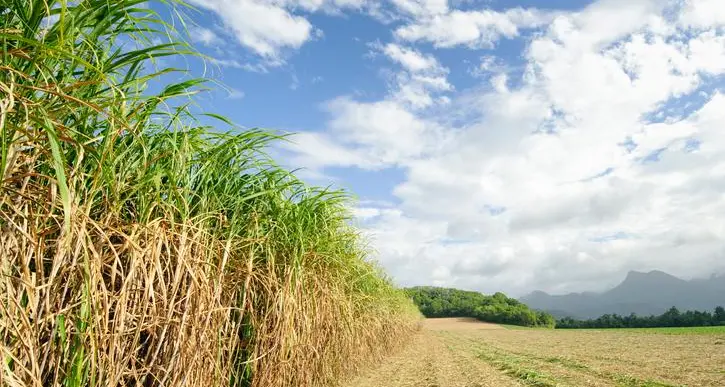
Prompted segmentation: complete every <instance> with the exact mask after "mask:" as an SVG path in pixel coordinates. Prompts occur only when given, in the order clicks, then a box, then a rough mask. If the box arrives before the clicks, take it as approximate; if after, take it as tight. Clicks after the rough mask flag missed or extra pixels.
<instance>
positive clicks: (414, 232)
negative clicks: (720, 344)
mask: <svg viewBox="0 0 725 387" xmlns="http://www.w3.org/2000/svg"><path fill="white" fill-rule="evenodd" d="M678 4H679V3H677V2H670V3H667V2H662V1H646V0H639V1H624V0H602V1H599V2H596V3H594V4H593V5H591V6H590V7H587V8H585V9H583V10H582V11H580V12H573V13H568V14H566V13H560V14H559V15H557V17H556V18H555V19H553V20H551V21H550V23H548V24H547V25H546V26H544V27H545V29H544V32H543V33H542V34H541V35H538V36H535V37H534V38H532V40H531V41H530V42H529V43H528V44H527V49H526V50H525V51H524V52H523V53H522V55H523V58H524V60H525V62H526V64H525V65H526V71H525V73H524V75H523V77H522V78H521V79H517V80H516V81H519V82H514V83H512V82H509V81H510V79H509V78H508V77H511V76H512V75H511V74H508V73H507V72H506V71H505V70H501V71H499V70H498V69H497V66H496V60H494V59H485V60H484V62H483V67H485V68H484V69H483V70H484V71H488V72H491V73H494V74H493V76H492V77H490V78H489V79H485V80H482V81H486V82H491V83H492V84H493V85H494V87H483V88H472V89H469V90H463V91H459V92H457V93H456V94H453V90H452V88H448V89H446V87H445V85H447V84H448V81H447V79H446V76H447V74H448V73H447V71H448V70H447V69H446V70H445V71H439V72H437V73H436V74H438V75H439V76H442V78H436V77H435V76H432V75H431V72H430V71H431V69H438V68H442V66H440V65H436V63H437V61H435V62H434V61H433V60H434V58H433V57H432V56H429V55H426V54H422V53H421V52H420V51H417V50H415V49H413V48H411V47H404V46H400V45H389V46H386V47H385V48H386V49H385V50H383V52H385V53H386V54H387V55H388V57H389V58H390V59H391V60H393V61H395V62H396V63H398V64H400V66H401V67H402V68H403V71H402V72H401V73H399V74H398V75H397V76H398V77H401V76H402V77H404V79H406V81H405V82H402V81H401V82H396V87H395V88H394V89H393V90H391V93H390V94H389V95H388V96H386V97H385V99H383V100H381V101H377V102H367V103H361V102H357V101H353V100H350V99H342V100H337V101H335V102H334V103H333V104H331V105H330V111H331V112H332V113H333V114H332V120H331V123H330V129H331V131H330V132H329V133H330V134H331V135H332V136H333V137H334V138H342V139H344V141H343V142H342V143H343V144H344V146H343V147H344V148H348V147H350V145H351V144H354V146H352V149H357V150H361V149H364V151H361V153H360V154H361V155H362V154H365V155H371V156H372V159H371V160H382V161H383V166H384V165H391V164H394V165H397V166H399V167H402V168H404V170H405V171H406V177H405V180H404V181H403V182H401V183H400V184H399V185H398V186H397V187H396V188H395V190H394V192H393V194H394V195H395V196H396V198H397V199H398V200H399V201H400V205H398V206H396V208H390V207H383V206H379V207H377V206H372V205H370V206H367V207H366V208H365V209H364V210H362V209H361V210H360V211H359V212H358V213H359V215H360V218H361V219H363V220H364V226H365V227H366V228H367V229H368V232H370V233H371V235H372V236H373V240H374V246H375V247H376V248H377V249H378V250H379V256H380V259H381V261H382V262H383V264H384V265H385V266H386V267H387V268H388V269H389V270H390V272H391V273H392V274H393V275H394V277H395V278H396V279H398V281H399V282H401V283H403V284H407V285H410V284H426V283H427V284H431V283H436V284H441V285H450V286H458V287H465V288H474V289H479V290H484V291H489V292H493V291H498V290H505V291H509V292H513V293H514V294H521V293H523V292H526V291H530V290H533V289H535V288H542V289H544V290H549V291H558V292H564V291H572V290H574V291H579V290H597V289H602V288H604V287H606V286H611V285H614V284H615V283H616V282H617V281H619V280H621V279H622V278H623V276H624V273H625V272H626V271H627V270H630V269H638V270H649V269H661V270H665V271H668V272H670V273H672V274H675V275H680V276H683V277H691V276H707V275H709V274H710V272H713V271H723V270H725V248H723V247H722V246H723V242H724V241H725V223H723V222H722V218H723V216H725V197H723V195H722V192H723V190H725V137H723V136H722V126H723V123H725V96H724V95H723V94H722V93H721V92H714V91H713V90H712V89H713V88H715V87H716V86H717V85H716V84H714V83H713V79H715V80H717V79H722V77H723V76H725V35H724V34H725V31H723V29H722V22H721V19H720V16H719V15H720V13H719V12H720V10H721V8H722V6H721V5H720V4H723V3H722V2H719V1H717V2H706V1H700V2H688V3H686V4H684V5H683V6H679V5H678ZM699 6H702V7H704V8H703V9H707V10H708V12H707V13H702V12H700V11H698V9H699V8H698V7H699ZM707 7H713V8H707ZM522 12H524V11H522V10H516V11H510V12H498V13H494V12H490V11H468V12H462V11H448V12H447V13H446V12H445V11H442V12H439V13H437V14H434V15H431V14H428V15H429V16H426V17H427V19H425V18H426V17H420V18H418V19H416V21H415V22H414V23H417V24H411V25H408V26H405V27H402V29H399V30H398V31H397V33H398V36H399V37H400V38H402V39H405V40H411V41H413V40H425V41H430V42H433V43H434V44H435V45H437V46H439V47H447V46H452V45H464V46H470V47H481V46H487V45H490V44H491V43H492V42H493V41H495V39H497V38H499V37H500V36H516V35H517V34H518V29H519V28H521V26H534V25H539V24H540V23H544V22H545V21H547V20H548V19H547V17H545V16H540V15H545V14H544V13H541V12H539V11H534V10H531V11H526V12H529V13H527V14H526V15H528V16H526V15H524V14H522ZM673 12H674V14H673ZM410 13H411V14H413V12H410ZM516 13H518V14H516ZM484 15H485V16H484ZM514 15H516V16H514ZM537 15H539V16H540V17H539V16H537ZM456 18H460V20H459V19H456ZM424 19H425V20H424ZM449 27H450V28H449ZM453 27H455V28H453ZM401 74H402V75H401ZM502 74H503V75H502ZM416 77H417V78H416ZM426 77H427V78H426ZM718 77H719V78H718ZM423 78H425V79H426V80H425V81H424V80H422V79H423ZM396 79H397V78H396ZM413 79H416V80H415V82H412V81H411V80H413ZM410 82H412V83H410ZM426 82H427V83H426ZM411 84H419V85H422V84H427V85H438V87H437V90H446V92H447V93H448V94H446V97H451V101H450V103H449V104H448V105H447V106H446V107H445V109H440V111H438V110H434V111H430V110H427V109H422V110H419V109H417V108H415V107H414V105H410V104H406V103H404V102H403V101H410V100H412V99H413V97H412V96H419V95H423V96H425V95H426V93H425V92H423V93H418V92H415V91H410V90H414V89H413V88H411V87H410V85H411ZM512 84H518V85H519V86H512ZM434 89H435V87H434ZM428 92H430V91H428ZM406 93H408V94H409V96H407V97H403V96H402V95H406ZM429 98H430V100H434V99H435V95H429ZM429 103H430V102H425V101H424V102H422V103H420V106H431V105H428V104H429ZM459 116H460V117H467V119H466V120H464V123H462V124H461V123H460V122H458V120H452V119H451V117H459ZM443 128H445V130H444V129H443ZM371 160H367V162H372V161H371ZM323 164H324V163H322V164H318V167H320V166H323Z"/></svg>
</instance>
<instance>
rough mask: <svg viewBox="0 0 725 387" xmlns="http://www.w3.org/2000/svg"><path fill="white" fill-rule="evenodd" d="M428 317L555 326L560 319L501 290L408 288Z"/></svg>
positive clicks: (410, 294)
mask: <svg viewBox="0 0 725 387" xmlns="http://www.w3.org/2000/svg"><path fill="white" fill-rule="evenodd" d="M406 292H407V293H408V295H409V296H410V297H411V299H412V300H413V302H414V303H415V304H416V305H418V308H419V309H420V311H421V313H423V315H424V316H426V317H473V318H476V319H478V320H481V321H486V322H492V323H499V324H511V325H522V326H545V327H554V325H555V323H556V320H555V319H554V317H553V316H551V315H550V314H548V313H546V312H537V311H534V310H531V309H530V308H529V307H528V306H526V305H525V304H523V303H521V302H519V301H518V300H516V299H513V298H509V297H508V296H506V295H505V294H503V293H501V292H498V293H495V294H494V295H492V296H487V295H484V294H481V293H478V292H471V291H464V290H458V289H449V288H436V287H430V286H421V287H414V288H408V289H406Z"/></svg>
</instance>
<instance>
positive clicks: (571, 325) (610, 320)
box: [556, 306, 725, 329]
mask: <svg viewBox="0 0 725 387" xmlns="http://www.w3.org/2000/svg"><path fill="white" fill-rule="evenodd" d="M710 325H725V308H723V307H721V306H718V307H717V308H715V313H710V312H707V311H705V312H702V311H686V312H684V313H681V312H680V311H679V310H678V309H677V308H676V307H674V306H673V307H672V308H670V309H669V310H668V311H667V312H665V313H663V314H661V315H659V316H642V317H640V316H637V315H635V314H634V313H632V314H630V315H629V316H626V317H622V316H619V315H617V314H612V315H609V314H605V315H603V316H600V317H598V318H596V319H590V320H576V319H573V318H571V317H566V318H563V319H560V320H559V321H557V322H556V328H561V329H576V328H653V327H697V326H710Z"/></svg>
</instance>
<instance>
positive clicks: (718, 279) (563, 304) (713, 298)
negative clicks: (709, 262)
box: [520, 270, 725, 319]
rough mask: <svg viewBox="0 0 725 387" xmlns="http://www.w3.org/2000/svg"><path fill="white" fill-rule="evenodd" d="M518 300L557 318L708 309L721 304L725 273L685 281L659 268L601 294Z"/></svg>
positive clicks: (538, 293)
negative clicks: (672, 308) (673, 307)
mask: <svg viewBox="0 0 725 387" xmlns="http://www.w3.org/2000/svg"><path fill="white" fill-rule="evenodd" d="M520 301H521V302H523V303H525V304H527V305H528V306H529V307H531V308H533V309H538V310H544V311H547V312H549V313H551V314H552V315H554V316H555V317H557V318H561V317H574V318H578V319H587V318H596V317H599V316H601V315H603V314H614V313H616V314H619V315H629V314H630V313H636V314H637V315H640V316H645V315H659V314H662V313H664V312H666V311H667V309H669V308H670V307H672V306H675V307H677V309H679V310H680V311H686V310H712V309H714V308H715V307H716V306H718V305H722V306H725V276H714V275H713V276H712V277H710V278H708V279H693V280H690V281H686V280H683V279H680V278H677V277H675V276H673V275H670V274H667V273H665V272H662V271H659V270H654V271H650V272H648V273H642V272H637V271H630V272H629V273H627V277H626V278H625V279H624V281H622V283H620V284H619V285H617V286H616V287H614V288H613V289H610V290H608V291H606V292H603V293H592V292H584V293H570V294H565V295H550V294H547V293H545V292H542V291H535V292H533V293H531V294H529V295H527V296H524V297H522V298H521V299H520Z"/></svg>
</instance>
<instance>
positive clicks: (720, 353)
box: [346, 319, 725, 387]
mask: <svg viewBox="0 0 725 387" xmlns="http://www.w3.org/2000/svg"><path fill="white" fill-rule="evenodd" d="M373 386H374V387H387V386H390V387H398V386H411V387H412V386H422V387H481V386H492V387H495V386H501V387H506V386H538V387H553V386H572V387H583V386H628V387H629V386H638V387H671V386H689V387H691V386H713V387H715V386H718V387H722V386H725V331H723V332H720V331H714V332H712V333H711V334H696V333H695V332H693V333H692V334H687V333H686V332H685V333H682V332H680V333H678V334H669V333H668V332H667V330H657V331H647V330H642V331H636V330H616V329H612V330H549V329H509V328H506V327H502V326H499V325H495V324H487V323H481V322H477V321H475V320H471V319H428V320H426V322H425V324H424V329H423V330H422V331H421V332H420V334H419V335H418V336H417V337H416V338H415V340H414V342H413V343H412V344H411V345H410V346H408V347H407V348H405V349H404V350H402V351H401V352H399V353H397V354H394V355H392V356H391V357H390V358H388V359H386V361H384V362H383V363H382V365H381V366H380V367H379V368H377V369H374V370H370V371H369V372H368V373H366V374H364V375H361V376H360V377H358V378H357V379H356V380H354V381H352V382H351V383H350V384H348V385H347V386H346V387H373Z"/></svg>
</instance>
